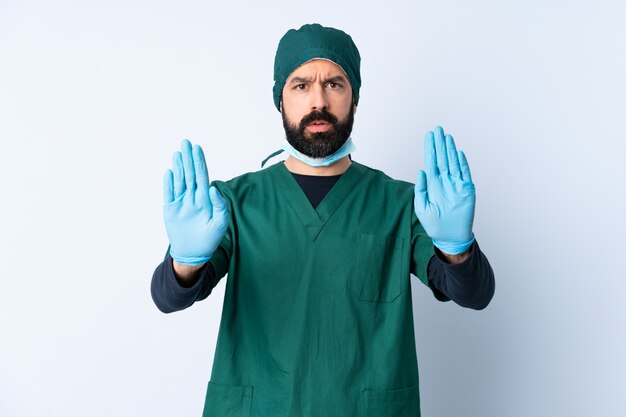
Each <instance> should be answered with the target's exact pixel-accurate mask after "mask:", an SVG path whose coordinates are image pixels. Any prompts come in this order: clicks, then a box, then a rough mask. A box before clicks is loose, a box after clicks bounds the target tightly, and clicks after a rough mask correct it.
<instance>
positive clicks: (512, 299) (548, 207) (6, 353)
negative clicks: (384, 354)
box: [0, 0, 626, 417]
mask: <svg viewBox="0 0 626 417" xmlns="http://www.w3.org/2000/svg"><path fill="white" fill-rule="evenodd" d="M210 3H211V2H200V1H197V2H194V1H178V2H165V1H118V0H109V1H99V2H95V1H93V2H79V1H56V2H44V1H28V0H25V1H19V2H18V1H2V2H0V158H1V163H0V184H1V187H0V195H2V199H1V204H0V213H1V215H0V231H1V232H0V236H1V238H0V280H1V290H0V335H1V336H0V415H1V416H7V417H9V416H10V417H25V416H47V417H57V416H58V417H61V416H63V417H68V416H91V417H101V416H102V417H104V416H116V417H121V416H139V415H142V416H147V415H150V416H172V415H177V416H192V415H199V414H200V410H201V408H202V404H203V400H204V390H205V386H206V383H207V381H208V378H209V374H210V369H211V364H212V359H213V352H214V348H215V341H216V337H217V330H218V325H219V320H220V314H221V306H222V298H223V290H224V281H222V282H221V283H220V284H219V285H218V287H217V288H216V289H215V291H214V293H213V294H212V295H211V297H210V298H209V299H208V300H206V301H204V302H202V303H199V304H197V305H195V306H194V307H193V308H191V309H188V310H186V311H184V312H181V313H177V314H173V315H163V314H161V313H160V312H158V311H157V309H156V308H155V307H154V305H153V304H152V301H151V299H150V295H149V282H150V278H151V274H152V271H153V270H154V267H155V266H156V265H157V264H158V263H159V262H160V261H161V259H162V257H163V254H164V252H165V249H166V247H167V238H166V235H165V230H164V227H163V224H162V218H161V202H162V200H161V199H162V197H161V180H162V175H163V172H164V170H165V169H166V168H167V167H168V166H169V164H170V157H171V154H172V152H173V151H174V150H176V149H177V148H178V146H179V143H180V140H181V139H182V138H183V137H188V138H190V139H191V140H192V141H193V142H197V143H200V144H201V145H202V146H203V147H204V149H205V152H206V154H207V162H208V165H209V171H210V175H211V176H212V178H219V179H228V178H232V177H233V176H236V175H239V174H241V173H244V172H247V171H254V170H257V169H259V166H260V161H261V160H262V159H263V158H264V157H265V156H266V155H268V154H269V153H271V152H272V151H274V150H275V149H277V148H278V146H279V144H280V141H281V140H282V137H283V131H282V125H281V121H280V117H279V114H278V112H277V111H276V109H275V108H274V106H273V103H272V95H271V89H272V66H273V57H274V52H275V50H276V46H277V44H278V40H279V39H280V37H281V36H282V34H283V33H284V32H285V31H286V30H287V29H289V28H291V27H299V26H300V25H301V24H304V23H309V22H320V23H322V24H324V25H328V26H335V27H339V28H342V29H344V30H345V31H347V32H348V33H350V34H351V35H352V37H353V39H354V40H355V42H356V44H357V45H358V47H359V49H360V52H361V56H362V78H363V87H362V90H361V100H360V103H359V109H358V112H357V114H356V121H355V129H354V132H353V138H354V141H355V144H356V145H357V147H358V151H357V152H355V153H354V155H353V156H354V158H355V160H358V161H360V162H362V163H365V164H368V165H371V166H373V167H376V168H379V169H382V170H383V171H385V172H387V173H388V174H389V175H391V176H393V177H395V178H400V179H404V180H408V181H413V180H414V178H415V175H416V173H417V170H418V169H419V168H421V167H423V155H422V139H423V136H424V133H425V132H426V131H427V130H428V129H432V128H433V127H434V126H435V125H436V124H441V125H443V126H444V128H446V130H448V131H449V132H451V133H452V134H453V135H454V136H455V139H456V142H457V145H458V146H459V147H460V148H461V149H463V150H464V151H465V152H466V154H467V156H468V160H469V163H470V166H471V168H472V173H473V178H474V181H475V183H476V187H477V198H478V201H477V212H476V221H475V233H476V236H477V239H478V241H479V243H480V245H481V247H482V249H483V251H484V252H485V253H486V254H487V256H488V257H489V259H490V261H491V263H492V265H493V268H494V270H495V272H496V279H497V285H496V294H495V298H494V299H493V301H492V303H491V305H490V306H489V307H488V308H487V309H486V310H484V311H480V312H477V311H471V310H466V309H463V308H461V307H458V306H456V305H454V304H452V303H438V302H437V301H435V300H434V299H433V297H432V296H431V294H430V291H429V290H427V289H426V288H425V287H424V286H423V285H422V284H421V283H419V281H418V280H417V279H414V280H413V290H414V291H413V294H414V310H415V330H416V338H417V350H418V358H419V361H420V362H419V363H420V378H421V395H422V411H423V415H424V416H425V417H448V416H459V417H527V416H534V417H544V416H545V417H548V416H549V417H554V416H569V417H588V416H596V415H597V416H615V417H617V416H623V415H624V409H625V408H626V401H625V399H624V384H625V382H626V381H625V375H626V358H625V356H624V351H625V350H626V349H625V348H626V346H625V342H624V338H625V336H626V326H625V323H624V317H625V316H626V306H625V303H624V302H623V301H622V300H623V294H624V293H625V292H626V283H625V278H626V274H624V272H623V264H624V261H623V259H624V252H625V249H626V247H625V246H626V245H625V244H624V241H625V239H624V237H625V236H626V221H625V220H624V213H625V212H626V207H625V206H626V204H625V201H626V198H625V197H624V194H625V191H626V186H625V185H624V184H625V180H624V178H626V175H625V174H626V168H625V167H626V164H625V163H624V158H625V156H626V153H625V150H626V146H625V144H624V143H625V140H626V135H625V134H624V130H623V127H622V126H623V122H624V120H625V119H626V109H625V106H624V97H625V95H626V80H625V74H626V48H625V46H624V45H625V43H624V40H625V39H626V33H625V32H626V29H625V28H626V25H624V21H625V18H626V6H624V3H623V2H620V1H617V0H616V1H612V2H609V1H597V2H582V1H551V2H547V1H526V2H513V1H509V2H502V1H481V2H466V1H460V0H459V1H449V0H447V1H431V2H425V1H419V2H411V3H410V5H409V2H395V1H384V2H378V3H376V5H371V6H370V5H364V4H363V2H360V1H350V2H328V1H320V2H301V3H296V2H283V3H279V2H273V3H268V2H251V1H250V2H248V3H243V2H231V5H230V6H225V5H224V4H223V3H226V2H212V3H213V4H219V5H217V6H216V5H211V4H210Z"/></svg>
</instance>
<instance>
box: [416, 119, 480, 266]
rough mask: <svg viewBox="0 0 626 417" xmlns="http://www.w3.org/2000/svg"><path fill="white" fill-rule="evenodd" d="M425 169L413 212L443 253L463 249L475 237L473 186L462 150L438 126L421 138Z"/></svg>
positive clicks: (418, 184)
mask: <svg viewBox="0 0 626 417" xmlns="http://www.w3.org/2000/svg"><path fill="white" fill-rule="evenodd" d="M424 160H425V165H426V172H424V171H423V170H420V172H419V174H418V176H417V181H416V182H415V200H414V205H415V214H416V215H417V218H418V219H419V221H420V222H421V223H422V225H423V226H424V230H426V233H428V236H430V237H431V238H432V239H433V244H434V245H435V246H436V247H438V248H439V249H440V250H441V251H442V252H444V253H445V254H450V255H458V254H461V253H464V252H466V251H467V250H468V249H469V247H470V246H471V244H472V242H473V241H474V234H473V233H472V224H473V222H474V208H475V206H476V190H475V188H474V183H473V182H472V177H471V174H470V169H469V165H468V164H467V159H466V158H465V154H464V153H463V152H461V151H457V149H456V146H455V144H454V139H453V138H452V136H451V135H446V134H444V131H443V128H442V127H441V126H437V127H436V128H435V131H434V132H431V131H429V132H428V133H427V134H426V138H425V141H424Z"/></svg>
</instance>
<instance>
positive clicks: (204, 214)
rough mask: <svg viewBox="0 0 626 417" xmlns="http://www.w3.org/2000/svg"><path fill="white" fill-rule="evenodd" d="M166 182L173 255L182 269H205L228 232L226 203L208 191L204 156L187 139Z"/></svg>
mask: <svg viewBox="0 0 626 417" xmlns="http://www.w3.org/2000/svg"><path fill="white" fill-rule="evenodd" d="M172 164H173V172H172V170H170V169H168V170H167V171H166V172H165V177H164V179H163V200H164V205H163V218H164V220H165V229H166V230H167V236H168V238H169V240H170V255H171V257H172V258H173V259H174V261H176V262H177V263H179V264H182V265H190V266H196V265H203V264H205V263H206V262H207V261H208V260H209V258H210V257H211V255H213V252H215V250H216V249H217V247H218V246H219V244H220V242H221V241H222V238H223V237H224V234H225V233H226V230H227V229H228V208H227V205H226V200H224V198H223V197H222V195H221V194H220V192H219V191H218V190H217V188H215V187H214V186H213V187H209V174H208V172H207V168H206V162H205V160H204V153H203V152H202V148H201V147H200V146H199V145H194V146H193V148H192V146H191V143H190V142H189V141H188V140H187V139H185V140H183V142H182V146H181V152H175V153H174V157H173V163H172Z"/></svg>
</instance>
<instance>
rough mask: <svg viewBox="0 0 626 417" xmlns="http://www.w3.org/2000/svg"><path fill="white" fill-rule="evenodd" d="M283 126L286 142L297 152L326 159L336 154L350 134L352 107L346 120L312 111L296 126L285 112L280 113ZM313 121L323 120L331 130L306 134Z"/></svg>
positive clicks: (325, 112) (352, 116) (352, 115)
mask: <svg viewBox="0 0 626 417" xmlns="http://www.w3.org/2000/svg"><path fill="white" fill-rule="evenodd" d="M282 117H283V126H284V128H285V134H286V136H287V142H289V144H290V145H291V146H293V147H294V149H296V150H297V151H298V152H300V153H302V154H304V155H306V156H308V157H310V158H326V157H327V156H330V155H332V154H334V153H335V152H337V150H338V149H339V148H341V147H342V146H343V145H344V144H345V143H346V141H347V140H348V138H349V137H350V133H352V124H353V123H354V106H350V111H349V113H348V115H347V116H346V118H345V119H344V120H342V121H338V120H337V118H336V117H335V116H334V115H333V114H331V113H329V112H328V111H327V110H325V109H323V110H322V111H317V110H314V111H312V112H311V113H309V114H307V115H306V116H304V117H303V118H302V120H300V123H299V124H298V125H295V126H294V125H292V124H291V122H289V120H287V116H285V112H284V111H283V112H282ZM315 120H323V121H325V122H328V123H330V125H331V128H329V129H328V130H327V131H326V132H314V133H311V132H307V131H306V127H307V125H308V124H309V123H311V122H313V121H315Z"/></svg>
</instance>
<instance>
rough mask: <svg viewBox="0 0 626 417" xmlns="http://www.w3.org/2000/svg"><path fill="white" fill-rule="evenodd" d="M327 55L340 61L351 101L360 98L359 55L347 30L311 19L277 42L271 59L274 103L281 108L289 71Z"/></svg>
mask: <svg viewBox="0 0 626 417" xmlns="http://www.w3.org/2000/svg"><path fill="white" fill-rule="evenodd" d="M315 58H323V59H328V60H330V61H332V62H334V63H335V64H337V65H339V66H340V67H341V68H342V69H343V71H344V72H345V73H346V75H347V76H348V79H349V80H350V85H351V86H352V93H353V95H354V102H355V104H357V103H358V102H359V89H360V88H361V73H360V67H361V56H360V55H359V50H358V49H357V48H356V45H355V44H354V42H353V41H352V38H351V37H350V35H348V34H347V33H345V32H343V31H341V30H339V29H335V28H330V27H324V26H322V25H320V24H317V23H314V24H311V25H304V26H302V27H301V28H300V29H298V30H295V29H290V30H289V31H288V32H287V33H285V35H284V36H283V37H282V39H281V40H280V42H279V43H278V49H277V50H276V58H275V59H274V104H276V108H277V109H278V111H280V97H281V94H282V92H283V87H285V83H286V82H287V78H289V75H290V74H291V73H292V72H293V71H294V70H295V69H296V68H298V67H299V66H301V65H302V64H304V63H306V62H308V61H310V60H312V59H315Z"/></svg>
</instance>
